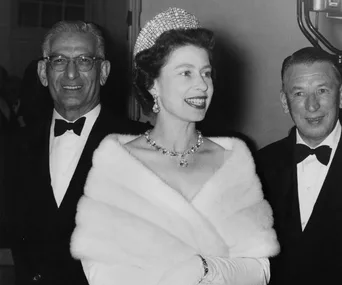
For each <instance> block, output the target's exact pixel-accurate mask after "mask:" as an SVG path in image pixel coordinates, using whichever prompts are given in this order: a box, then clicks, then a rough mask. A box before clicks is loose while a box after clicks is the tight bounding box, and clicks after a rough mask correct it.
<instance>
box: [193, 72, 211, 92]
mask: <svg viewBox="0 0 342 285" xmlns="http://www.w3.org/2000/svg"><path fill="white" fill-rule="evenodd" d="M196 83H197V88H198V90H201V91H207V90H208V83H207V81H206V78H205V77H203V76H202V75H198V78H197V82H196Z"/></svg>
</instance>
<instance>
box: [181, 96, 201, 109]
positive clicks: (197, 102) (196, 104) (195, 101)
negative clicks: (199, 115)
mask: <svg viewBox="0 0 342 285" xmlns="http://www.w3.org/2000/svg"><path fill="white" fill-rule="evenodd" d="M184 101H185V102H186V103H187V104H188V105H189V106H191V107H193V108H196V109H204V108H205V107H206V105H207V97H204V96H201V97H192V98H187V99H185V100H184Z"/></svg>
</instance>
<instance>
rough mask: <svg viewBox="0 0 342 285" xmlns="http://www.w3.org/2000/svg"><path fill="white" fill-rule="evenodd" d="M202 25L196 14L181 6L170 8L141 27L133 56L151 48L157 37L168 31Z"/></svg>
mask: <svg viewBox="0 0 342 285" xmlns="http://www.w3.org/2000/svg"><path fill="white" fill-rule="evenodd" d="M200 27H201V25H200V22H199V21H198V19H197V18H196V17H195V16H194V15H192V14H190V13H188V12H187V11H185V10H183V9H180V8H169V9H167V10H166V11H164V12H161V13H159V14H158V15H156V16H155V17H154V18H153V19H152V20H150V21H148V22H147V23H146V24H145V26H144V27H143V28H142V29H141V31H140V33H139V35H138V38H137V41H136V42H135V46H134V50H133V56H136V55H137V54H138V53H139V52H141V51H143V50H145V49H149V48H151V47H152V46H153V45H154V44H155V42H156V40H157V38H158V37H159V36H160V35H161V34H162V33H164V32H166V31H169V30H178V29H184V30H187V29H196V28H200Z"/></svg>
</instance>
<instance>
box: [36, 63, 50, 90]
mask: <svg viewBox="0 0 342 285" xmlns="http://www.w3.org/2000/svg"><path fill="white" fill-rule="evenodd" d="M37 72H38V76H39V79H40V82H41V83H42V84H43V85H44V86H45V87H47V86H48V80H47V74H46V62H45V60H40V61H38V68H37Z"/></svg>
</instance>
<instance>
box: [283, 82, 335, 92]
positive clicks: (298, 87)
mask: <svg viewBox="0 0 342 285" xmlns="http://www.w3.org/2000/svg"><path fill="white" fill-rule="evenodd" d="M316 87H318V88H319V87H329V88H330V87H331V84H329V83H328V82H327V81H324V82H322V83H320V84H318V85H317V86H316ZM303 89H305V87H302V86H300V85H295V86H292V88H291V89H290V90H289V92H293V91H296V90H303Z"/></svg>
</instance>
